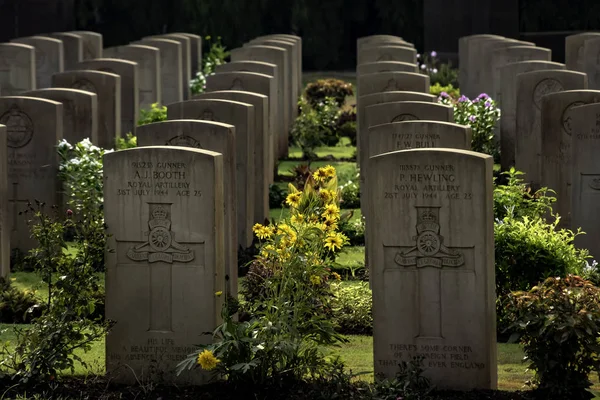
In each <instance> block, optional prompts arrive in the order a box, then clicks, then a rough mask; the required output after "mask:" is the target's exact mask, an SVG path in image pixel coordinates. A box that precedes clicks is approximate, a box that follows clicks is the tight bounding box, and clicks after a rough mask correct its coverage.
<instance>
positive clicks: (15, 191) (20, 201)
mask: <svg viewBox="0 0 600 400" xmlns="http://www.w3.org/2000/svg"><path fill="white" fill-rule="evenodd" d="M12 185H13V189H12V196H11V197H12V198H11V199H9V200H8V202H9V203H12V206H13V207H12V213H13V223H12V229H11V230H12V231H16V230H17V226H18V224H19V212H20V211H23V210H19V204H28V203H29V200H28V199H19V191H18V189H19V182H13V183H12Z"/></svg>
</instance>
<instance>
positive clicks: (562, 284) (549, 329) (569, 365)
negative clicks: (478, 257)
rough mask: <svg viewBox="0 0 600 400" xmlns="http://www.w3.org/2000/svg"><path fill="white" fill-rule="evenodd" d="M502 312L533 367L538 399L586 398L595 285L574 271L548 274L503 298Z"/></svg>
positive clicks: (596, 326)
mask: <svg viewBox="0 0 600 400" xmlns="http://www.w3.org/2000/svg"><path fill="white" fill-rule="evenodd" d="M507 311H508V313H507V315H508V318H509V320H510V322H511V328H512V329H513V330H514V331H515V332H516V334H515V337H514V338H513V339H516V338H517V337H519V338H520V339H521V343H522V344H523V350H524V351H525V358H526V360H528V361H529V369H531V370H533V371H534V372H535V377H534V379H533V380H532V381H531V382H529V383H530V384H531V385H532V386H534V387H535V388H536V391H537V392H538V396H537V397H538V398H545V399H592V398H594V395H593V394H591V393H590V392H589V391H588V389H589V388H590V386H592V382H591V381H590V379H589V374H590V373H591V372H592V371H599V366H600V364H599V362H600V359H599V357H598V354H600V346H599V344H598V343H599V339H600V289H598V288H597V287H595V286H594V285H592V283H591V282H589V281H585V280H583V279H582V278H580V277H578V276H573V275H569V276H567V277H565V278H554V277H552V278H548V279H546V280H545V281H544V282H543V283H541V284H540V285H539V286H536V287H534V288H532V289H531V290H530V291H529V292H516V293H513V294H511V295H509V297H508V302H507Z"/></svg>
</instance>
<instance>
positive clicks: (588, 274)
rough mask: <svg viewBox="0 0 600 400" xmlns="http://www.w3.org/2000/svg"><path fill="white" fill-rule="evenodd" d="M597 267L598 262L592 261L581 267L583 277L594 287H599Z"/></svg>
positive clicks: (599, 279)
mask: <svg viewBox="0 0 600 400" xmlns="http://www.w3.org/2000/svg"><path fill="white" fill-rule="evenodd" d="M598 265H599V264H598V261H596V260H593V261H592V262H591V263H589V262H587V261H586V264H585V266H584V267H583V277H584V278H585V279H586V280H588V281H590V282H592V283H593V284H594V286H599V287H600V268H599V267H598Z"/></svg>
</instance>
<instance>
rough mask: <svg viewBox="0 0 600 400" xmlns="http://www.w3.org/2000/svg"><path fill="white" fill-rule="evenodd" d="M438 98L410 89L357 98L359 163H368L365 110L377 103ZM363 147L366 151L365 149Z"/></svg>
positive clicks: (430, 100) (431, 100)
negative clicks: (409, 90)
mask: <svg viewBox="0 0 600 400" xmlns="http://www.w3.org/2000/svg"><path fill="white" fill-rule="evenodd" d="M436 100H437V97H436V96H434V95H432V94H428V93H420V92H408V91H394V92H378V93H373V94H368V95H366V96H361V97H359V98H357V102H356V103H357V104H356V134H357V135H358V137H357V142H356V143H357V148H356V152H357V154H358V159H357V161H358V165H366V164H365V163H366V160H367V154H368V152H366V149H367V147H368V142H366V141H367V130H366V128H365V127H363V124H364V121H365V110H366V108H367V107H369V106H372V105H375V104H382V103H392V102H398V101H425V102H432V103H433V102H435V101H436ZM363 149H364V150H365V151H363Z"/></svg>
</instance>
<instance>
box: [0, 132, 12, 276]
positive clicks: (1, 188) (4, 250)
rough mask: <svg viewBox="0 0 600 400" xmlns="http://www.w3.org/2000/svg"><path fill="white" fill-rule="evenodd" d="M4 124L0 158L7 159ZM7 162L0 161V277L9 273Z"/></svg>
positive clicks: (0, 137) (1, 135)
mask: <svg viewBox="0 0 600 400" xmlns="http://www.w3.org/2000/svg"><path fill="white" fill-rule="evenodd" d="M6 135H7V133H6V126H4V125H0V160H6V159H7V152H8V149H7V146H6ZM7 169H8V163H5V162H3V163H0V278H5V277H6V276H8V274H9V273H10V228H9V224H7V223H6V217H7V216H8V215H10V214H9V212H8V211H9V209H8V190H7V189H8V184H7V182H8V181H7V175H8V171H7Z"/></svg>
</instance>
